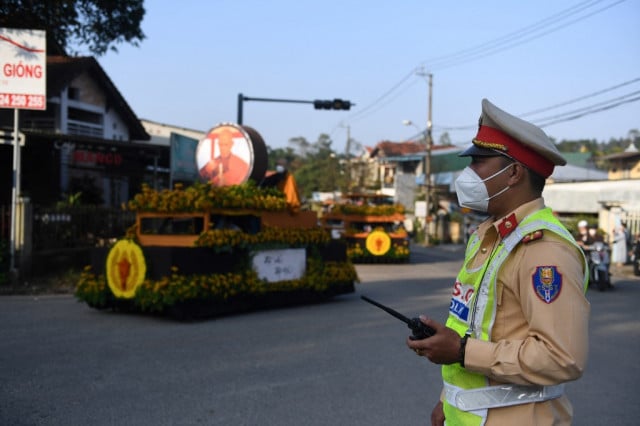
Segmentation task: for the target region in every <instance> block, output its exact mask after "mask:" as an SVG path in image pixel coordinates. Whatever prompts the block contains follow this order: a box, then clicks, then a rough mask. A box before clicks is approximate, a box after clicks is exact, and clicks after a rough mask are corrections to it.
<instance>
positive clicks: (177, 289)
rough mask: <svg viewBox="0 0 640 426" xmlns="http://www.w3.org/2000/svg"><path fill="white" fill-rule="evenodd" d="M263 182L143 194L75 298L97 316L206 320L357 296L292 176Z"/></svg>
mask: <svg viewBox="0 0 640 426" xmlns="http://www.w3.org/2000/svg"><path fill="white" fill-rule="evenodd" d="M238 128H239V129H243V127H238ZM253 136H254V138H255V135H253ZM254 168H255V165H254ZM263 176H267V177H269V178H268V179H267V178H265V179H262V182H261V183H262V185H261V186H259V185H258V184H256V183H255V182H254V181H253V180H251V179H247V180H245V182H243V183H240V184H233V185H219V186H218V185H215V184H214V183H213V182H211V181H208V182H205V183H201V182H196V183H194V184H193V185H189V186H186V187H183V186H182V185H179V184H178V185H175V187H174V189H172V190H168V189H165V190H161V191H156V190H153V189H151V188H150V187H148V186H143V188H142V191H141V192H140V193H138V194H136V195H135V196H134V198H133V199H132V200H131V201H129V203H128V206H127V208H128V209H130V210H133V211H135V212H136V223H135V224H134V225H133V226H132V227H131V228H130V229H129V231H128V232H127V235H126V236H124V238H122V239H121V240H119V241H117V242H116V243H115V244H114V245H113V246H112V247H109V248H96V249H94V252H93V254H92V262H91V265H88V266H87V267H85V270H84V272H83V273H82V275H81V278H80V280H79V282H78V284H77V286H76V293H75V294H76V297H77V298H78V299H79V300H81V301H84V302H86V303H87V304H88V305H89V306H92V307H94V308H98V309H103V308H112V309H116V310H127V311H138V312H145V313H160V314H168V315H171V316H174V317H178V318H202V317H209V316H216V315H220V314H225V313H230V312H237V311H243V310H249V309H256V308H263V307H275V306H284V305H290V304H297V303H308V302H313V301H320V300H326V299H327V298H331V297H333V296H336V295H339V294H344V293H350V292H353V291H354V283H355V282H356V281H357V280H358V277H357V274H356V271H355V269H354V267H353V264H352V263H351V262H350V260H349V259H348V258H347V255H346V245H345V244H344V242H341V241H336V240H332V239H331V237H330V236H329V235H328V234H327V233H326V231H324V230H323V229H322V228H321V227H320V226H318V223H317V215H316V213H315V212H312V211H301V210H300V209H299V203H296V199H297V194H295V182H294V181H293V176H291V175H290V174H288V173H287V172H283V173H271V174H269V173H266V174H265V173H264V171H263ZM269 181H271V182H272V183H275V185H269V184H268V182H269ZM265 182H267V184H265ZM292 192H294V193H292Z"/></svg>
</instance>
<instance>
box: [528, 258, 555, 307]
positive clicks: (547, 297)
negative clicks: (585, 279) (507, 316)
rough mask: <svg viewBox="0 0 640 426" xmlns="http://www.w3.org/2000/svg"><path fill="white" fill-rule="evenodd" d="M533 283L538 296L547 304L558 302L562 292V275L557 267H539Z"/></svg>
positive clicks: (532, 279) (534, 274) (532, 278)
mask: <svg viewBox="0 0 640 426" xmlns="http://www.w3.org/2000/svg"><path fill="white" fill-rule="evenodd" d="M531 281H532V284H533V290H534V291H535V292H536V295H537V296H538V297H539V298H540V300H542V301H543V302H544V303H547V304H549V303H551V302H553V301H554V300H556V299H557V298H558V296H559V295H560V291H561V290H562V274H561V273H559V272H558V268H557V267H555V266H538V267H537V268H536V271H535V272H534V273H533V275H532V277H531Z"/></svg>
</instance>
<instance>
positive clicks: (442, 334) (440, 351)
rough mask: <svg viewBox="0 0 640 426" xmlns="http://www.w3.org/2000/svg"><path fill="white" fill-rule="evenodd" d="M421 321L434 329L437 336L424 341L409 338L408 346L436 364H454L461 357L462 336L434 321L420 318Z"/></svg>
mask: <svg viewBox="0 0 640 426" xmlns="http://www.w3.org/2000/svg"><path fill="white" fill-rule="evenodd" d="M420 321H421V322H422V323H423V324H425V325H427V326H429V327H431V328H433V329H434V330H435V331H436V334H434V335H433V336H431V337H429V338H426V339H422V340H411V339H409V338H407V346H408V347H409V348H410V349H411V350H413V351H415V352H416V353H417V354H418V355H420V356H426V357H427V358H429V361H431V362H433V363H436V364H453V363H455V362H458V361H459V357H460V335H459V334H458V333H456V332H455V331H454V330H453V329H451V328H449V327H446V326H445V325H444V324H441V323H439V322H437V321H434V320H432V319H427V318H426V317H424V316H420Z"/></svg>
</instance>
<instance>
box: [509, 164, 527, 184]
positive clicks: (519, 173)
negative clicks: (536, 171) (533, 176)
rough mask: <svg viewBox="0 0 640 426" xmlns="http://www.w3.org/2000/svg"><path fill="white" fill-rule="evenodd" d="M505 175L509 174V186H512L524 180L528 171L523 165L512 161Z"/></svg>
mask: <svg viewBox="0 0 640 426" xmlns="http://www.w3.org/2000/svg"><path fill="white" fill-rule="evenodd" d="M507 173H508V174H509V186H513V185H515V184H517V183H520V182H524V181H525V180H526V178H527V173H528V169H527V167H526V166H525V165H524V164H522V163H520V162H518V161H514V162H513V163H512V166H511V167H510V168H509V170H508V171H507Z"/></svg>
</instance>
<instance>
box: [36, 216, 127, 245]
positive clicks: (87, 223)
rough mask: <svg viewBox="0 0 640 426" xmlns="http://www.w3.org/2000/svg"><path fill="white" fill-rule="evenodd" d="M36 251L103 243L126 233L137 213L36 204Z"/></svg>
mask: <svg viewBox="0 0 640 426" xmlns="http://www.w3.org/2000/svg"><path fill="white" fill-rule="evenodd" d="M32 218H33V220H32V234H31V235H32V240H31V241H32V250H33V252H34V253H35V252H39V251H49V250H57V249H65V248H80V247H96V246H102V245H105V244H107V243H108V242H109V240H112V239H114V238H121V237H123V236H124V235H125V233H126V230H127V228H129V227H130V226H131V225H133V224H134V223H135V213H134V212H130V211H123V210H120V209H113V208H106V207H96V206H74V207H64V208H50V207H41V206H33V215H32Z"/></svg>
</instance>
